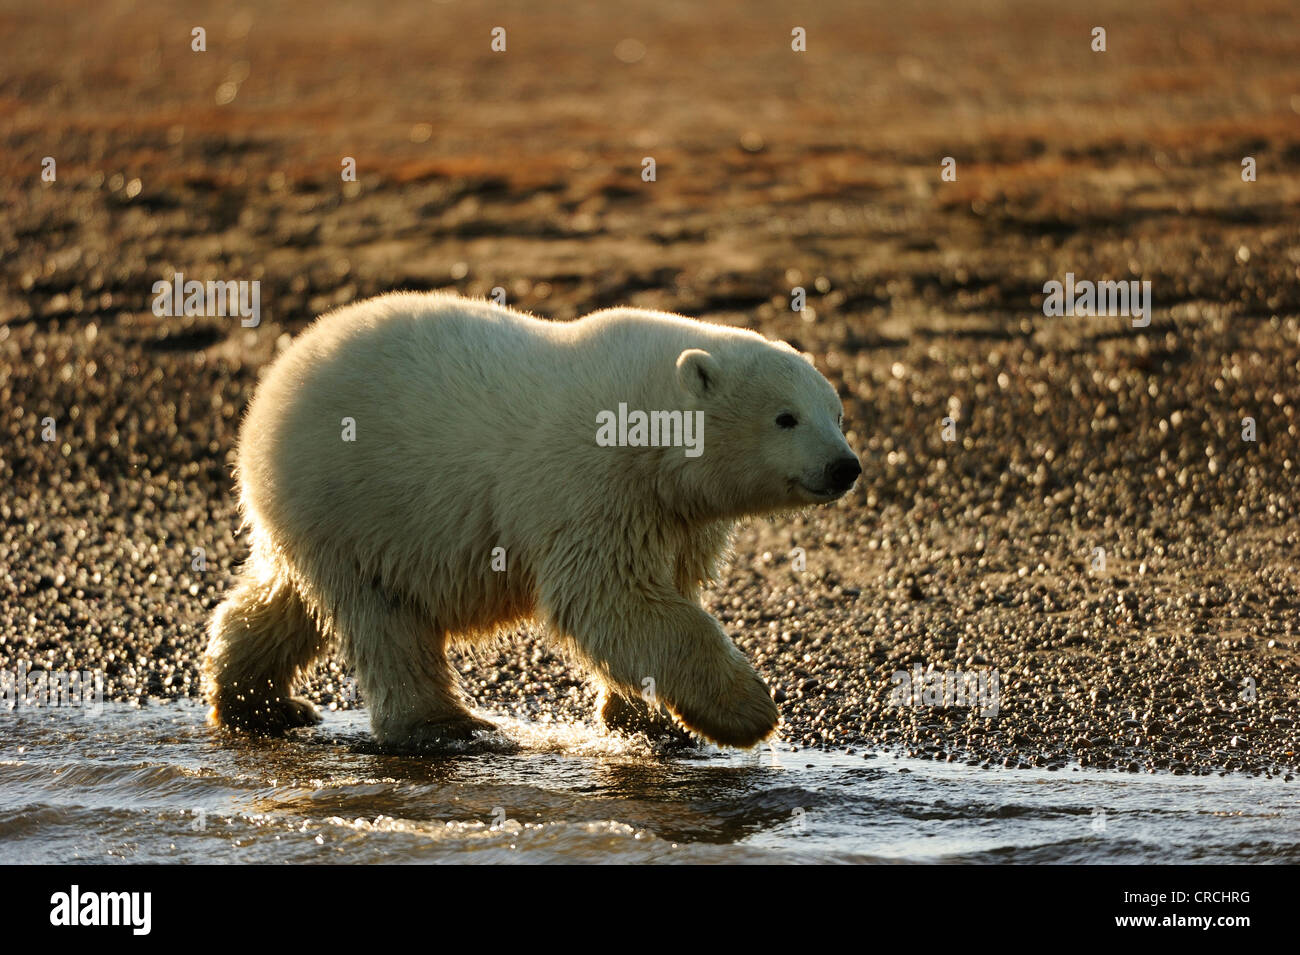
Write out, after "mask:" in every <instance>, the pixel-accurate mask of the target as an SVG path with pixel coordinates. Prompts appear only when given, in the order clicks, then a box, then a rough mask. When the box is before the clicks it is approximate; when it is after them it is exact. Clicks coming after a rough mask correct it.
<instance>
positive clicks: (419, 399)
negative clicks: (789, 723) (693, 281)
mask: <svg viewBox="0 0 1300 955" xmlns="http://www.w3.org/2000/svg"><path fill="white" fill-rule="evenodd" d="M841 425H842V409H841V405H840V400H839V397H838V396H837V395H836V392H835V389H834V388H832V387H831V385H830V383H829V382H828V381H827V380H826V379H825V378H824V377H822V375H821V374H820V373H818V372H817V370H816V369H815V368H814V367H813V364H812V362H811V361H810V360H809V359H808V358H807V357H806V356H804V355H801V354H800V353H799V352H797V351H796V350H795V349H793V348H791V347H790V346H789V345H787V344H785V343H782V342H775V341H770V340H768V339H766V338H764V337H763V336H761V335H759V334H757V333H755V332H752V331H747V330H743V329H737V328H730V327H726V326H721V325H714V324H707V323H705V322H700V321H696V320H693V319H689V318H684V317H681V316H678V315H672V314H667V313H661V312H653V311H646V310H643V309H635V308H615V309H609V310H605V311H601V312H597V313H594V314H592V315H589V316H587V317H585V318H583V319H580V320H578V321H573V322H551V321H544V320H541V319H538V318H534V317H532V316H529V315H525V314H522V313H520V312H518V311H514V310H511V309H509V308H505V307H502V306H500V305H496V304H493V303H489V302H486V301H473V300H468V299H464V298H460V297H457V296H453V295H447V294H415V293H396V294H389V295H384V296H381V297H378V298H374V299H370V300H367V301H363V302H360V303H357V304H353V305H350V306H347V307H344V308H342V309H339V310H337V311H334V312H331V313H328V314H326V315H324V316H323V317H321V318H320V319H318V320H317V321H316V322H315V323H314V324H313V325H312V326H310V327H309V328H308V329H307V330H306V331H305V332H304V333H302V334H301V335H300V336H299V337H298V338H297V339H296V340H295V341H294V342H293V343H292V345H291V346H290V347H289V348H288V349H287V350H286V351H285V352H284V353H283V354H281V355H280V356H279V357H278V358H277V359H276V360H275V361H274V362H273V363H272V364H271V365H270V367H269V368H268V369H267V371H266V372H265V374H264V376H263V378H262V380H261V382H260V384H259V385H258V389H257V391H256V394H255V395H254V397H253V400H252V402H251V404H250V406H249V408H248V411H247V415H246V417H245V419H244V422H243V424H242V430H241V433H240V439H239V448H238V455H237V462H236V472H237V475H238V481H239V487H240V507H241V509H242V511H243V515H244V526H245V527H247V528H250V529H251V534H250V543H251V555H250V557H249V559H248V561H247V562H246V564H245V565H244V567H243V569H242V572H241V574H242V575H241V577H240V579H239V580H238V581H237V583H236V585H235V586H234V588H233V589H232V590H231V591H230V592H229V593H228V595H227V596H226V598H225V600H224V601H223V602H222V603H221V604H220V606H219V607H218V608H217V609H216V611H215V612H214V614H213V616H212V619H211V622H210V625H209V645H208V649H207V654H206V657H205V660H204V674H203V675H204V685H205V693H206V696H207V699H208V701H209V703H211V705H212V719H213V721H214V722H217V723H219V724H224V725H228V726H233V727H238V728H244V729H249V730H256V731H276V730H280V729H283V728H286V727H290V726H298V725H308V724H311V723H316V722H319V720H320V716H319V714H318V713H317V712H316V710H315V708H314V707H313V706H312V705H311V704H310V703H309V702H307V701H306V700H304V699H301V698H298V697H295V696H293V695H292V687H293V685H294V683H295V681H296V680H297V679H298V677H299V675H300V674H301V672H302V671H303V669H304V668H305V667H307V666H308V665H309V664H310V663H311V662H312V661H313V660H314V659H315V658H316V657H317V656H319V655H320V654H322V653H323V652H325V651H326V649H327V648H329V647H334V648H335V649H336V650H337V651H338V652H339V653H340V654H341V655H342V656H343V657H344V658H345V659H346V660H347V661H348V662H350V663H351V664H352V665H353V666H354V667H355V669H356V674H357V681H358V684H359V685H360V688H361V691H362V693H363V694H364V696H365V700H366V703H367V705H368V708H369V712H370V721H371V727H372V731H373V733H374V735H375V737H376V739H377V740H378V741H379V742H380V743H382V744H384V745H388V746H393V747H398V748H416V749H419V748H423V747H425V746H438V745H443V744H446V743H448V742H449V741H453V740H461V739H469V738H472V737H473V736H474V735H475V734H476V733H478V732H480V731H482V730H487V729H492V728H493V727H492V724H490V723H488V722H486V721H484V720H482V719H479V718H477V717H476V716H474V715H472V714H471V713H470V711H469V709H468V708H467V707H466V704H465V702H464V700H463V699H462V697H461V695H460V693H459V691H458V688H457V681H456V678H455V673H454V671H453V668H452V667H451V665H450V664H449V663H448V661H447V658H446V654H445V649H446V647H447V645H448V642H449V641H451V640H474V639H477V638H488V637H491V636H492V635H495V634H497V633H498V632H500V631H502V630H503V629H504V628H508V627H511V626H513V625H516V624H518V623H520V622H523V621H527V620H530V619H538V620H540V621H542V622H543V623H545V624H546V629H547V632H548V633H550V634H551V635H552V636H553V638H554V639H555V640H557V641H559V642H560V643H562V644H563V645H565V646H566V647H567V648H568V649H569V650H570V651H572V653H573V655H574V656H576V657H577V659H578V660H580V661H581V662H582V663H583V664H584V665H585V666H586V667H587V668H589V669H590V671H591V673H592V675H593V676H594V678H595V680H596V683H597V684H598V687H599V691H600V704H599V715H600V717H601V719H602V720H603V721H604V722H605V723H606V724H607V725H609V726H613V727H617V728H637V727H645V726H653V725H670V726H671V725H672V723H671V722H670V721H669V719H667V718H666V717H665V716H664V712H663V710H664V709H666V711H667V714H668V715H669V716H670V717H671V720H672V721H673V722H675V724H676V725H679V726H681V727H685V728H686V729H688V730H690V731H693V732H695V733H696V734H698V735H700V736H703V737H705V738H707V739H709V740H712V741H713V742H715V743H718V744H722V745H730V746H739V747H749V746H753V745H754V744H756V743H758V742H760V741H761V740H763V739H765V738H766V737H768V736H769V735H770V734H771V733H772V732H773V730H774V729H775V728H776V725H777V722H778V719H779V714H778V712H777V708H776V705H775V704H774V702H773V699H772V696H771V693H770V692H769V691H768V689H767V687H766V685H765V684H764V683H763V681H762V679H761V678H760V677H759V676H758V674H757V672H756V671H755V670H754V668H753V667H752V666H751V665H750V663H749V661H748V660H746V658H745V657H744V655H743V654H741V653H740V651H739V650H737V649H736V647H735V645H734V644H733V643H732V641H731V640H730V638H729V637H728V636H727V634H726V633H725V632H724V631H723V629H722V626H721V625H720V624H719V623H718V621H717V620H716V619H714V618H713V617H712V616H711V615H710V614H708V613H707V612H706V611H705V610H704V609H703V608H702V607H701V606H700V589H701V587H702V585H703V584H704V583H706V582H708V581H709V580H711V579H712V578H713V576H714V574H715V572H716V570H717V562H718V560H719V558H720V555H721V554H722V553H723V551H724V550H725V549H726V546H727V543H728V537H729V534H730V531H731V528H732V526H733V524H734V523H735V522H736V521H737V520H738V519H740V518H743V517H746V516H750V515H759V514H768V513H773V512H777V511H782V510H789V509H794V508H801V507H806V506H810V505H817V504H825V503H828V502H831V501H834V500H836V499H837V498H839V497H841V496H842V495H844V494H845V493H846V492H847V491H848V490H849V489H850V488H851V487H852V486H853V484H854V482H855V481H856V480H857V477H858V476H859V474H861V471H862V469H861V466H860V464H859V462H858V458H857V456H856V455H855V454H854V453H853V451H852V450H851V449H850V448H849V446H848V444H847V443H846V441H845V439H844V436H843V433H842V430H841ZM650 687H653V690H654V693H653V694H647V693H645V692H644V691H645V689H647V688H650ZM647 699H649V700H650V702H646V700H647ZM660 706H662V707H663V709H661V708H660ZM656 719H657V720H658V721H659V723H658V724H656V722H655V721H656Z"/></svg>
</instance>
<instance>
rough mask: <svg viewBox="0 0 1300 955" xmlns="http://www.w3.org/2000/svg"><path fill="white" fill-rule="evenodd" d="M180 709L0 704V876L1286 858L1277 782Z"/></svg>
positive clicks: (1287, 838)
mask: <svg viewBox="0 0 1300 955" xmlns="http://www.w3.org/2000/svg"><path fill="white" fill-rule="evenodd" d="M203 713H204V711H203V709H202V708H201V707H200V706H198V705H197V704H193V703H178V704H155V705H150V706H147V707H145V708H139V709H138V708H133V707H127V706H113V705H106V706H105V707H104V710H103V712H102V713H101V714H100V715H98V716H91V715H84V714H80V713H77V712H76V711H70V710H66V709H65V710H58V709H54V710H21V709H20V710H15V711H12V712H5V711H0V862H5V863H30V862H83V863H84V862H106V863H111V862H123V861H126V862H190V863H195V862H293V863H308V862H311V863H315V862H345V863H362V862H389V863H405V862H796V861H828V862H1206V863H1209V862H1233V861H1235V862H1293V863H1294V862H1300V847H1298V846H1297V841H1298V840H1297V834H1298V833H1300V809H1298V808H1297V798H1296V797H1297V789H1296V787H1295V786H1294V785H1292V784H1288V783H1284V782H1281V781H1279V780H1270V779H1257V778H1247V777H1236V776H1227V777H1219V776H1210V777H1206V776H1168V775H1137V774H1128V773H1110V772H1098V771H1091V770H1078V771H1071V769H1069V768H1067V769H1066V770H1064V771H1059V772H1047V771H1038V770H1000V769H998V770H993V769H984V770H982V769H978V768H974V767H968V766H964V765H957V764H947V763H933V762H929V761H922V760H910V759H900V758H895V757H893V756H890V755H884V754H867V755H865V756H864V755H863V754H861V753H857V754H854V755H850V754H848V753H845V752H840V753H822V752H809V751H796V750H794V749H792V748H791V747H789V746H787V745H784V744H777V746H776V747H775V748H765V749H763V751H762V752H761V753H752V752H751V753H735V752H727V753H724V752H718V751H713V750H710V751H707V752H704V753H695V752H687V753H686V754H682V753H681V752H676V753H674V754H672V755H666V754H664V753H656V752H655V751H653V750H652V749H651V748H650V747H648V746H646V745H645V744H643V743H639V742H636V741H628V740H623V739H621V738H618V737H608V736H604V735H602V734H600V733H598V732H597V731H595V730H594V729H592V728H591V727H586V726H571V725H545V724H525V723H519V722H515V721H510V720H501V719H500V718H496V719H497V721H498V722H499V723H501V724H502V725H503V727H504V729H505V731H506V732H507V734H508V735H509V736H510V737H511V738H512V739H513V740H515V741H517V743H518V744H519V745H518V747H517V749H516V750H515V751H513V752H502V751H480V752H468V753H462V754H456V755H447V756H442V757H437V758H429V757H425V758H417V757H411V756H397V755H391V754H385V753H381V752H379V751H377V750H376V749H375V748H374V746H373V745H372V744H371V743H370V740H369V736H368V734H367V727H366V720H365V714H364V713H358V712H350V713H330V714H327V715H326V720H325V723H324V724H323V725H322V726H321V727H318V728H316V729H315V730H314V731H300V733H299V734H297V735H295V736H292V737H289V738H285V739H280V740H251V739H246V738H239V737H232V736H228V735H224V734H221V733H219V732H217V731H215V730H213V729H211V728H210V727H208V726H207V725H205V723H204V719H203Z"/></svg>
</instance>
